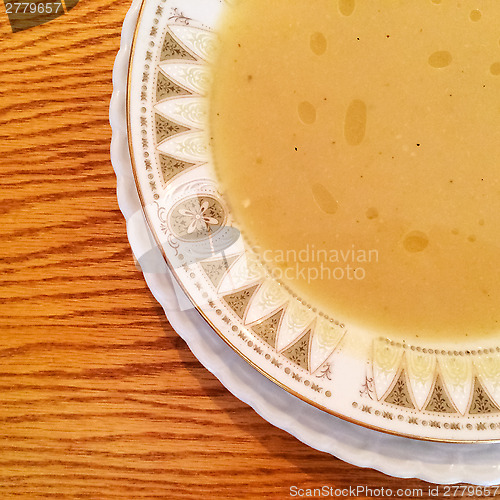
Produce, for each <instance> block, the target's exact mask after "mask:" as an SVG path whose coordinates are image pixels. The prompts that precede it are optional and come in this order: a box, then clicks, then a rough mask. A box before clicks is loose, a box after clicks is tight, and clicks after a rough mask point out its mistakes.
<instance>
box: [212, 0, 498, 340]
mask: <svg viewBox="0 0 500 500" xmlns="http://www.w3.org/2000/svg"><path fill="white" fill-rule="evenodd" d="M499 21H500V2H498V1H492V0H483V1H481V2H479V1H478V2H473V1H470V2H465V1H459V2H457V1H451V0H441V1H438V0H433V1H431V0H422V1H418V2H416V1H412V0H385V1H382V0H380V1H374V0H373V1H367V0H365V1H361V0H357V1H354V0H343V1H342V0H339V1H334V0H310V1H307V2H305V1H303V0H273V1H272V2H269V1H268V0H240V1H239V2H236V3H235V5H234V6H233V7H231V8H228V11H227V14H226V16H225V18H224V20H223V22H222V25H221V26H220V39H221V44H220V49H219V53H218V57H217V60H216V62H215V64H214V66H213V68H214V69H213V75H212V76H213V85H212V91H211V96H210V99H211V101H210V106H211V108H210V120H211V136H212V146H213V152H214V160H215V165H216V169H217V173H218V176H219V179H220V181H221V184H222V186H223V189H224V192H225V195H226V198H227V200H228V202H229V204H230V206H231V209H232V212H233V215H234V216H235V218H236V220H237V222H238V224H239V226H240V228H241V229H242V231H243V233H244V235H245V236H246V237H247V239H248V240H249V242H250V243H252V244H253V245H257V247H258V252H259V254H260V257H261V258H262V259H263V260H264V261H265V262H266V264H267V266H268V268H269V269H271V270H272V271H273V273H274V274H275V276H276V277H277V278H279V279H280V280H281V281H282V282H283V283H285V284H286V285H287V286H288V287H289V288H290V289H291V290H292V291H293V292H295V293H296V294H297V295H299V296H300V297H301V298H303V299H304V300H306V301H307V302H308V303H310V304H313V305H314V306H315V307H317V308H318V309H320V310H322V311H323V312H325V313H326V314H328V315H330V316H332V317H335V318H337V319H339V320H341V321H344V322H346V323H347V324H348V325H349V324H355V325H358V326H362V327H367V328H369V329H370V330H371V331H375V332H377V333H378V334H385V335H389V336H397V337H399V338H404V339H406V340H408V341H412V340H413V341H414V340H415V339H416V338H417V337H418V338H420V339H422V338H427V339H429V338H431V337H432V338H439V337H441V338H443V337H444V338H448V339H457V340H460V339H464V338H465V337H468V338H478V337H484V336H487V335H492V334H494V333H495V332H498V331H499V327H500V322H499V321H500V248H499V247H500V224H499V214H500V43H499V41H500V23H499Z"/></svg>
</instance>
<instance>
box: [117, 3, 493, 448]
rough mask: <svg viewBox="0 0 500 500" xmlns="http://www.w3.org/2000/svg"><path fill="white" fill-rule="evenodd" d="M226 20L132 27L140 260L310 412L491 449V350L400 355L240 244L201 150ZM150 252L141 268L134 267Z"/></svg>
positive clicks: (442, 347)
mask: <svg viewBox="0 0 500 500" xmlns="http://www.w3.org/2000/svg"><path fill="white" fill-rule="evenodd" d="M227 8H230V6H229V4H228V3H227V2H224V1H219V0H176V1H171V0H151V1H149V0H148V1H147V2H145V3H144V5H143V8H142V10H141V13H140V16H139V21H138V24H137V28H136V32H135V37H134V41H133V44H132V52H131V57H130V65H129V73H128V89H127V123H128V134H129V135H128V140H129V147H130V152H131V158H132V165H133V173H134V178H135V182H136V185H137V189H138V193H139V196H140V200H141V205H142V209H143V211H144V214H145V217H146V220H147V223H148V226H149V228H150V231H151V234H152V240H151V248H152V249H153V248H158V249H160V251H161V253H162V255H163V257H164V259H165V260H166V262H167V263H168V265H169V267H170V269H171V271H172V273H173V275H174V276H175V278H176V279H177V281H178V282H179V284H180V286H181V287H182V289H183V290H184V292H185V293H186V294H187V296H188V297H189V298H190V299H191V301H192V302H193V304H195V306H196V308H197V309H198V311H199V312H200V313H201V315H202V316H203V317H204V318H205V320H206V321H207V323H208V324H210V325H211V326H212V328H213V329H214V330H215V332H217V334H218V335H219V336H220V337H221V339H222V340H224V342H226V343H227V344H228V345H229V346H230V347H231V348H232V349H233V350H234V351H235V352H236V353H238V354H239V356H240V357H241V358H243V359H245V360H246V361H247V362H248V363H249V364H250V365H251V366H252V367H254V368H255V369H257V370H258V371H259V372H260V373H261V374H263V375H264V376H265V377H267V378H268V379H269V380H271V381H273V382H274V383H275V384H277V385H279V386H280V387H282V388H284V389H285V390H286V391H288V392H289V393H290V394H293V395H295V396H297V397H298V398H300V399H301V400H303V401H304V402H306V403H308V404H309V405H311V406H314V407H315V408H318V409H320V410H323V411H325V412H327V413H330V414H332V415H335V416H338V417H340V418H342V419H344V420H346V421H349V422H353V423H356V424H358V425H361V426H364V427H367V428H370V429H373V430H379V431H383V432H386V433H391V434H395V435H398V436H406V437H411V438H416V439H425V440H431V441H441V442H461V443H476V442H491V441H496V440H498V439H499V438H500V384H499V383H498V381H499V380H500V347H499V346H498V342H497V340H496V339H491V340H488V341H484V342H482V343H481V345H477V344H474V345H465V344H464V343H463V342H461V343H458V342H454V341H446V342H445V341H427V342H425V343H422V344H415V343H411V344H410V343H405V342H400V341H398V340H394V339H391V338H387V337H381V336H377V335H373V334H372V333H371V332H366V331H364V330H362V329H360V328H357V327H356V326H354V325H349V324H345V323H344V322H343V321H342V320H339V319H338V318H332V317H330V316H327V315H325V314H323V313H322V311H321V310H318V309H316V308H315V307H314V305H309V304H307V303H306V301H304V300H303V299H302V298H301V297H299V296H297V295H295V294H294V293H292V291H290V290H289V289H288V288H286V287H285V286H283V285H282V284H281V283H280V282H278V281H277V280H276V279H275V278H274V277H273V276H272V274H270V273H269V272H268V271H267V269H266V267H265V266H264V265H263V264H262V263H261V261H260V260H259V258H258V257H257V256H256V254H255V253H254V252H253V251H252V248H251V247H250V245H249V244H248V242H246V241H245V238H244V237H243V236H242V234H241V231H240V230H239V228H238V227H237V224H236V223H235V221H234V219H233V217H232V215H231V212H230V210H229V208H228V205H227V203H226V201H225V198H224V195H223V193H221V189H220V185H219V182H218V180H217V176H216V175H215V170H214V165H213V158H212V152H211V149H210V146H209V142H210V141H209V134H210V130H209V126H208V118H207V116H208V111H207V110H208V104H209V103H208V97H207V96H208V93H209V90H210V70H209V64H210V62H211V61H212V59H213V56H214V51H215V48H216V44H217V33H216V32H215V28H214V26H216V25H217V20H218V19H219V16H220V15H221V13H222V12H223V10H224V9H227ZM151 251H152V250H151ZM148 254H149V252H146V255H141V256H140V258H139V262H140V264H141V265H144V261H147V258H148V257H147V255H148ZM141 260H142V261H141ZM354 353H355V354H354ZM264 396H266V395H265V394H264Z"/></svg>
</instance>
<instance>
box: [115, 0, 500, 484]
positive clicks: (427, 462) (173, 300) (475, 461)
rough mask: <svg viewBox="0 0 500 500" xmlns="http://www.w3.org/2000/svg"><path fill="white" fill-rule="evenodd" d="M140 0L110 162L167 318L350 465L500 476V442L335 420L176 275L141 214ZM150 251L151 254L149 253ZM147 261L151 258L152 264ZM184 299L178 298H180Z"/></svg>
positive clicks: (264, 409) (238, 387)
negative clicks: (236, 346) (219, 320)
mask: <svg viewBox="0 0 500 500" xmlns="http://www.w3.org/2000/svg"><path fill="white" fill-rule="evenodd" d="M140 7H141V0H134V2H133V3H132V6H131V8H130V10H129V12H128V14H127V17H126V19H125V22H124V25H123V30H122V39H121V48H120V51H119V53H118V55H117V58H116V62H115V66H114V70H113V96H112V99H111V105H110V124H111V127H112V130H113V139H112V143H111V160H112V163H113V167H114V169H115V172H116V175H117V194H118V202H119V205H120V209H121V211H122V213H123V215H124V217H125V218H126V220H127V233H128V237H129V241H130V244H131V247H132V250H133V252H134V255H135V256H136V258H137V259H138V260H140V261H141V262H142V263H143V264H145V265H143V271H144V276H145V279H146V282H147V284H148V286H149V287H150V289H151V291H152V293H153V295H154V296H155V298H156V299H157V300H158V301H159V302H160V304H161V305H162V306H163V308H164V310H165V312H166V314H167V317H168V319H169V321H170V323H171V324H172V326H173V327H174V328H175V330H176V331H177V332H178V334H179V335H180V336H181V337H182V338H183V339H184V340H185V341H186V342H187V343H188V345H189V347H190V349H191V350H192V351H193V353H194V354H195V355H196V357H197V358H198V359H199V360H200V362H201V363H202V364H203V365H204V366H205V367H206V368H207V369H209V370H210V371H211V372H212V373H214V374H215V375H216V376H217V377H218V378H219V380H220V381H221V382H222V383H223V384H224V386H225V387H227V388H228V389H229V390H230V391H231V392H232V393H233V394H234V395H235V396H236V397H238V398H239V399H241V400H242V401H244V402H245V403H247V404H249V405H250V406H252V408H253V409H254V410H255V411H256V412H257V413H259V414H260V415H261V416H262V417H263V418H265V419H266V420H268V421H269V422H270V423H272V424H273V425H275V426H277V427H279V428H281V429H284V430H286V431H287V432H289V433H290V434H292V435H294V436H295V437H297V438H298V439H299V440H301V441H303V442H304V443H306V444H307V445H309V446H311V447H313V448H315V449H318V450H321V451H325V452H328V453H331V454H332V455H335V456H336V457H339V458H341V459H342V460H345V461H347V462H349V463H352V464H355V465H358V466H361V467H371V468H374V469H377V470H379V471H381V472H384V473H386V474H390V475H393V476H396V477H417V478H420V479H423V480H426V481H431V482H434V483H454V482H468V483H473V484H482V485H488V484H496V483H499V482H500V466H499V465H498V464H499V463H500V447H499V446H498V445H496V444H481V445H476V444H446V443H435V442H426V441H421V440H419V441H417V440H413V439H407V438H402V437H397V436H394V435H388V434H383V433H379V432H376V431H372V430H369V429H366V428H363V427H359V426H357V425H354V424H351V423H349V422H346V421H344V420H341V419H339V418H336V417H334V416H332V415H330V414H328V413H326V412H324V411H320V410H318V409H316V408H314V407H313V406H311V405H309V404H307V403H305V402H303V401H301V400H300V399H298V398H295V397H293V396H291V395H290V394H289V393H287V392H285V391H284V390H282V389H281V388H280V387H278V386H277V385H276V384H273V383H272V382H271V381H269V380H268V379H267V378H266V377H264V376H262V375H261V374H260V373H258V372H257V371H256V370H254V369H253V368H252V367H251V366H250V365H249V364H248V363H246V362H245V361H244V360H243V359H242V358H241V357H239V356H238V355H237V354H236V353H235V352H234V350H232V349H231V348H230V347H229V346H228V345H227V344H226V343H225V342H224V341H223V340H222V339H220V338H219V337H218V336H217V335H216V334H215V333H214V331H213V330H212V329H211V328H210V327H209V326H208V325H207V323H206V322H205V320H204V319H203V318H202V317H201V316H200V315H199V314H198V313H197V312H196V311H195V310H193V309H192V308H191V309H190V308H188V309H184V310H182V308H180V307H179V302H182V303H183V304H184V305H185V304H186V300H187V299H183V297H182V292H181V291H180V290H179V289H178V287H177V293H175V292H174V286H175V283H173V282H172V281H171V279H170V274H169V271H168V270H167V266H166V263H165V260H164V257H163V255H162V254H161V252H160V251H159V249H158V248H157V247H156V246H155V244H154V243H155V242H154V238H153V236H152V235H151V233H150V230H149V227H148V225H147V223H146V221H145V218H144V216H143V213H142V206H141V201H140V199H139V194H138V191H137V189H136V185H135V180H134V174H133V170H132V164H131V159H130V156H129V148H128V141H127V126H126V121H127V120H126V90H127V85H126V83H127V72H128V68H129V57H130V50H131V44H132V38H133V34H134V29H135V26H136V22H137V18H138V14H139V10H140ZM145 256H147V259H145ZM146 260H147V262H146ZM179 299H180V301H179Z"/></svg>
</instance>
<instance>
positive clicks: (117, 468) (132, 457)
mask: <svg viewBox="0 0 500 500" xmlns="http://www.w3.org/2000/svg"><path fill="white" fill-rule="evenodd" d="M128 8H129V2H128V1H126V0H80V2H79V3H78V4H77V5H76V7H75V8H74V9H73V10H71V11H70V12H69V13H68V14H65V15H63V16H61V17H59V18H58V19H55V20H53V21H51V22H49V23H47V24H44V25H42V26H39V27H35V28H32V29H29V30H25V31H21V32H18V33H12V32H11V29H10V26H9V23H8V21H7V16H6V15H5V11H4V10H3V7H2V8H0V70H1V71H0V82H1V83H0V189H1V202H0V259H1V261H0V280H1V288H0V499H1V500H6V499H19V498H21V499H30V500H31V499H38V498H54V499H55V498H68V499H73V498H74V499H77V498H85V499H98V500H104V499H112V498H113V499H115V498H119V499H160V498H161V499H163V498H164V499H176V498H203V497H205V498H208V499H212V498H290V497H289V488H290V486H292V485H297V486H300V487H302V488H313V487H321V486H323V485H330V486H334V487H340V488H347V487H349V486H352V485H358V484H359V485H367V486H369V487H371V488H379V487H385V488H393V489H394V490H396V489H397V488H401V487H402V488H420V487H421V488H424V494H423V495H422V496H421V497H420V498H429V496H428V494H427V493H426V492H427V489H428V485H427V484H426V483H423V482H421V481H418V480H401V479H393V478H389V477H387V476H384V475H383V474H381V473H379V472H375V471H373V470H363V469H359V468H356V467H353V466H351V465H348V464H345V463H343V462H341V461H340V460H337V459H336V458H334V457H331V456H329V455H326V454H323V453H320V452H317V451H315V450H312V449H310V448H309V447H307V446H306V445H304V444H302V443H300V442H298V441H297V440H296V439H294V438H293V437H291V436H289V435H288V434H286V433H285V432H283V431H281V430H278V429H276V428H274V427H273V426H271V425H270V424H268V423H267V422H266V421H264V420H263V419H261V418H260V417H259V416H258V415H256V414H255V413H254V411H253V410H252V409H251V408H249V407H247V406H246V405H245V404H243V403H242V402H240V401H239V400H237V399H236V398H235V397H234V396H232V395H231V394H230V393H229V392H228V391H227V390H226V389H225V388H224V387H223V386H222V385H221V384H220V383H219V381H218V380H217V379H216V378H215V377H213V376H212V375H211V374H210V373H209V372H207V371H206V370H205V369H204V368H203V367H202V366H201V365H200V364H199V362H198V361H197V360H196V358H195V357H194V356H193V355H192V354H191V352H190V351H189V349H188V348H187V347H186V345H185V344H184V342H183V341H182V340H181V339H180V338H179V337H178V336H177V335H176V333H175V332H174V331H173V330H172V328H171V327H170V325H169V324H168V322H167V320H166V318H165V317H164V314H163V312H162V309H161V308H160V306H159V305H158V304H157V303H156V302H155V300H154V299H153V297H152V296H151V294H150V292H149V290H148V288H147V286H146V284H145V282H144V280H143V277H142V274H141V273H140V272H139V271H138V269H137V268H136V266H135V265H134V261H133V257H132V254H131V251H130V248H129V244H128V241H127V237H126V230H125V222H124V220H123V217H122V215H121V213H120V211H119V209H118V205H117V201H116V196H115V176H114V173H113V170H112V167H111V163H110V159H109V145H110V140H111V130H110V127H109V124H108V105H109V99H110V96H111V92H112V84H111V71H112V67H113V63H114V58H115V56H116V53H117V51H118V48H119V43H120V30H121V25H122V23H123V20H124V17H125V14H126V12H127V9H128ZM360 498H363V496H361V497H360ZM406 498H408V496H406Z"/></svg>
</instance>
